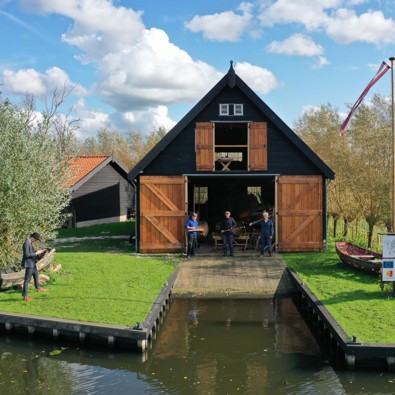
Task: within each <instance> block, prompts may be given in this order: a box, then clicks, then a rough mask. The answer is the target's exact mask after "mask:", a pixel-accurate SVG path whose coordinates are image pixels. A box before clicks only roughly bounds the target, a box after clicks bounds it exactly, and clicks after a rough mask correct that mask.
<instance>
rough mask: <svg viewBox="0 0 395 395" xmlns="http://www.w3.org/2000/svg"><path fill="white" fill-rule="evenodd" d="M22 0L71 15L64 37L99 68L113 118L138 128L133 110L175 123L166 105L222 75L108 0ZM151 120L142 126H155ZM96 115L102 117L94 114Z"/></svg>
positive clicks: (100, 91)
mask: <svg viewBox="0 0 395 395" xmlns="http://www.w3.org/2000/svg"><path fill="white" fill-rule="evenodd" d="M23 1H24V3H25V4H26V5H28V6H29V7H30V9H32V8H34V10H35V12H44V13H57V14H60V15H64V16H66V17H68V18H70V19H71V20H72V25H71V27H70V29H69V30H68V31H67V32H66V33H64V34H63V35H62V40H63V41H64V42H65V43H67V44H69V45H72V46H75V47H76V48H78V49H79V50H80V51H81V54H80V55H79V56H78V60H79V61H80V62H82V63H84V64H88V63H89V64H91V65H92V66H93V67H95V68H96V69H97V70H98V73H99V79H98V82H97V83H96V85H95V91H96V94H97V95H98V96H99V97H101V98H102V99H103V100H104V101H105V102H106V103H109V104H110V105H111V106H113V108H114V109H115V112H114V114H113V115H112V117H111V119H117V120H122V119H124V120H129V121H128V122H129V126H131V127H134V128H135V129H136V128H137V127H136V126H133V125H131V122H130V119H134V122H135V123H136V125H137V123H138V119H139V117H138V116H135V117H134V118H133V117H132V118H130V117H129V114H130V113H132V114H140V113H144V111H145V116H146V117H147V116H148V115H149V114H152V116H153V117H154V120H153V121H152V123H153V124H155V123H156V124H159V123H160V122H163V123H164V124H165V125H170V124H171V125H172V124H173V123H174V122H173V121H171V120H170V119H169V118H168V117H167V115H164V108H165V107H163V106H166V105H170V104H173V103H179V102H184V101H188V102H194V101H197V100H199V99H200V98H201V97H202V96H203V95H204V94H205V93H206V92H207V86H212V85H214V84H215V83H216V82H218V80H219V79H220V78H222V76H223V74H222V73H220V72H218V71H217V70H216V69H215V68H214V67H212V66H210V65H209V64H207V63H204V62H201V61H195V60H193V59H192V58H191V56H190V55H189V54H188V53H187V52H186V51H184V50H182V49H180V48H179V47H178V46H176V45H174V44H173V43H171V42H170V40H169V37H168V35H167V34H166V32H164V31H163V30H160V29H156V28H152V29H146V28H145V26H144V24H143V22H142V19H141V15H142V13H141V12H136V11H133V10H132V9H129V8H125V7H122V6H116V5H114V4H113V3H112V2H111V1H109V0H100V1H98V0H79V1H76V0H74V1H71V0H70V1H63V0H53V1H50V2H49V1H47V0H23ZM245 7H247V6H245ZM117 112H119V113H120V114H116V113H117ZM124 113H125V114H127V116H126V115H124ZM166 113H167V109H166ZM147 119H148V118H146V119H145V122H141V125H142V127H143V129H139V131H142V132H146V131H150V130H152V127H153V126H151V125H148V123H149V122H147ZM93 120H96V121H97V120H99V121H100V120H101V117H98V115H97V114H95V116H94V117H93ZM93 123H94V121H92V124H93ZM162 126H163V125H162Z"/></svg>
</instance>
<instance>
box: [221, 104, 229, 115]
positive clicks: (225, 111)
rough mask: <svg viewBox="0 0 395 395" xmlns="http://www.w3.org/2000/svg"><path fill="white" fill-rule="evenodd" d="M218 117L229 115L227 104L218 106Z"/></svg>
mask: <svg viewBox="0 0 395 395" xmlns="http://www.w3.org/2000/svg"><path fill="white" fill-rule="evenodd" d="M219 115H229V104H220V105H219Z"/></svg>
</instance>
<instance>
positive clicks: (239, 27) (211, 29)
mask: <svg viewBox="0 0 395 395" xmlns="http://www.w3.org/2000/svg"><path fill="white" fill-rule="evenodd" d="M240 9H241V11H242V15H238V14H236V13H234V12H233V11H225V12H221V13H217V14H212V15H204V16H199V15H197V16H195V17H193V18H192V19H191V20H190V21H189V22H186V23H185V24H184V25H185V27H186V28H187V29H189V30H191V31H192V32H195V33H197V32H201V33H202V34H203V36H204V37H205V38H207V39H209V40H216V41H238V40H239V39H240V38H241V36H242V35H243V33H244V32H245V31H246V30H247V28H248V27H249V26H250V25H251V20H252V14H251V13H250V9H251V4H250V3H242V4H241V6H240Z"/></svg>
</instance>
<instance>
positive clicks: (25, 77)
mask: <svg viewBox="0 0 395 395" xmlns="http://www.w3.org/2000/svg"><path fill="white" fill-rule="evenodd" d="M3 83H4V90H5V92H7V93H9V94H17V95H24V94H28V95H33V96H36V97H40V98H43V97H46V96H50V95H52V94H53V93H54V92H55V90H58V91H59V88H63V87H64V86H65V85H66V86H68V87H70V88H72V87H74V88H73V90H72V94H73V95H75V96H83V95H86V94H87V91H86V90H85V88H83V87H82V86H81V85H79V84H76V83H73V82H71V81H70V78H69V76H68V75H67V73H66V72H65V71H64V70H62V69H60V68H59V67H52V68H50V69H48V70H46V71H45V73H40V72H38V71H36V70H35V69H32V68H30V69H20V70H18V71H13V70H9V69H7V70H4V71H3Z"/></svg>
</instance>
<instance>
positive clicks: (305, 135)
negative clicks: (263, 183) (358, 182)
mask: <svg viewBox="0 0 395 395" xmlns="http://www.w3.org/2000/svg"><path fill="white" fill-rule="evenodd" d="M340 124H341V122H340V117H339V113H338V111H337V110H336V109H335V108H333V107H332V106H331V105H330V104H326V105H322V106H320V107H319V108H318V109H311V110H310V111H306V112H305V113H304V114H303V116H302V117H301V118H300V119H299V120H298V121H297V122H296V126H295V130H296V132H297V133H298V135H299V136H300V137H301V138H302V139H303V140H304V142H305V143H306V144H307V145H308V146H309V147H310V148H311V149H312V150H313V151H314V152H315V153H316V154H317V155H318V156H319V157H320V158H321V159H322V160H323V161H324V162H325V163H326V164H327V165H328V166H330V167H331V168H332V170H333V171H334V172H335V176H336V178H335V180H334V181H332V182H331V183H330V185H329V188H328V213H329V214H330V215H331V216H332V217H333V218H334V221H335V224H336V223H337V221H338V219H340V218H342V219H343V221H344V228H343V235H345V234H346V233H347V224H348V223H349V222H350V221H352V220H353V219H354V218H356V217H357V215H358V211H357V210H356V205H355V204H354V203H353V196H352V193H351V191H350V188H349V178H350V177H352V173H351V168H350V163H352V158H353V153H352V150H351V149H350V144H349V141H348V139H347V137H344V138H340V137H339V135H338V131H339V127H340ZM334 232H336V226H335V227H334ZM334 236H336V233H335V234H334Z"/></svg>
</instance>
